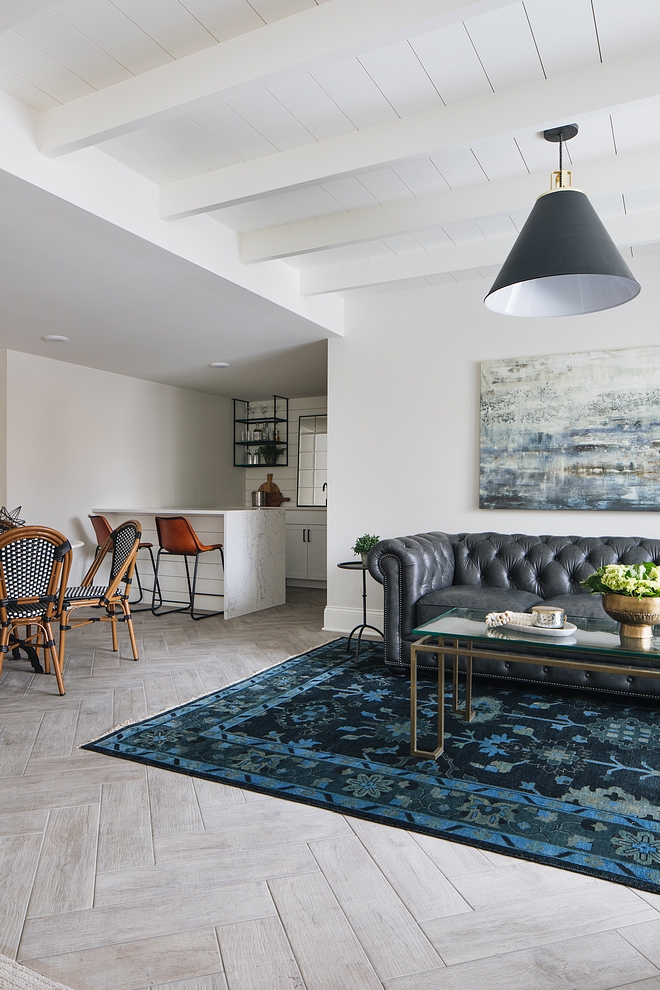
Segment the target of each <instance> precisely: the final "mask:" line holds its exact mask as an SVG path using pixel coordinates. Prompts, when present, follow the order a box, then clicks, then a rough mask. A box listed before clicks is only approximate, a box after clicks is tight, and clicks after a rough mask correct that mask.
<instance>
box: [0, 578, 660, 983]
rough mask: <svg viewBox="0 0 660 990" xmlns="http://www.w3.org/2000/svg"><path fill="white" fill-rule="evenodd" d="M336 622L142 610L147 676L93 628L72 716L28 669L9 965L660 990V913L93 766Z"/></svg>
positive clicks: (80, 635)
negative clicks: (130, 734)
mask: <svg viewBox="0 0 660 990" xmlns="http://www.w3.org/2000/svg"><path fill="white" fill-rule="evenodd" d="M323 604H324V596H323V593H321V592H318V591H310V590H301V589H290V592H289V601H288V602H287V604H286V605H283V606H280V607H278V608H273V609H269V610H267V611H264V612H259V613H257V614H255V615H250V616H243V617H241V618H239V619H233V620H231V621H229V622H225V621H224V620H223V619H222V618H211V619H209V620H207V621H204V622H200V623H193V622H192V621H191V620H190V619H189V618H187V617H185V616H176V615H172V616H168V617H165V618H162V619H155V618H153V617H152V616H151V615H148V614H144V613H143V614H141V615H139V616H136V629H137V633H138V637H139V647H140V655H141V659H140V661H139V662H138V663H134V662H133V661H132V660H131V659H130V651H129V649H128V643H127V642H125V641H124V638H122V639H121V641H120V643H121V645H120V651H119V654H113V653H112V651H111V649H110V643H109V635H106V633H107V630H105V629H102V628H99V626H87V627H85V628H84V629H81V630H79V631H77V632H74V633H72V634H71V635H70V637H69V655H68V662H67V668H66V671H65V678H66V686H67V694H66V696H65V697H63V698H60V697H59V696H58V695H57V694H56V691H55V684H54V679H53V678H52V677H42V676H35V675H34V674H32V672H31V669H30V668H29V666H28V665H27V663H26V662H25V661H18V662H17V661H13V660H10V661H8V662H7V664H6V666H5V671H4V674H3V677H2V680H1V681H0V952H2V953H4V954H6V955H9V956H11V957H12V958H18V959H19V960H20V961H21V962H24V963H26V964H27V965H28V966H30V967H32V968H33V969H35V970H38V971H39V972H41V973H43V974H45V975H46V976H49V977H51V978H52V979H54V980H58V981H60V982H62V983H64V984H67V985H69V986H70V987H72V988H73V990H147V988H153V990H372V988H373V990H375V988H376V987H380V988H381V990H382V988H383V987H385V988H387V990H408V988H410V990H413V988H414V990H500V988H502V990H518V988H519V990H546V988H547V990H559V988H565V990H569V988H575V990H615V988H616V990H620V988H623V987H629V988H630V990H636V988H638V990H651V988H652V987H653V988H654V987H658V988H660V949H658V945H660V938H659V936H658V932H659V931H660V897H657V896H655V895H649V894H643V893H641V892H637V891H634V890H632V889H629V890H625V889H624V888H622V887H619V886H615V885H611V884H608V883H606V882H604V881H601V880H594V879H592V878H590V877H585V876H579V875H577V874H573V873H568V872H565V871H563V870H556V869H552V868H550V867H545V866H539V865H537V864H533V863H525V862H523V861H521V860H516V859H509V858H507V857H503V856H498V855H494V854H492V853H486V852H483V851H480V850H476V849H471V848H469V847H467V846H461V845H456V844H453V843H449V842H445V841H443V840H441V839H433V838H430V837H428V836H423V835H417V834H414V833H408V832H405V831H402V830H399V829H393V828H388V827H385V826H381V825H376V824H373V823H369V822H363V821H360V820H357V819H350V818H344V817H343V816H341V815H338V814H334V813H333V812H329V811H324V810H321V809H317V808H311V807H308V806H305V805H299V804H294V803H292V802H289V801H281V800H278V799H276V798H269V797H266V796H264V795H261V794H255V793H253V792H248V791H242V790H239V789H237V788H233V787H227V786H225V785H223V784H213V783H210V782H209V781H205V780H194V779H193V778H188V777H182V776H180V775H178V774H170V773H168V772H166V771H162V770H152V769H147V768H145V767H142V766H139V765H138V764H132V763H128V762H125V761H120V760H113V759H112V758H110V757H106V756H102V755H100V754H96V753H88V752H86V751H81V750H79V749H77V748H76V747H77V746H79V745H80V744H81V743H83V742H86V741H87V740H89V739H92V738H94V737H95V736H98V735H101V734H103V733H104V732H107V731H109V730H110V729H111V728H112V727H113V726H114V725H117V724H119V723H122V722H126V721H132V720H135V719H139V718H143V717H144V716H145V715H147V714H151V713H154V712H158V711H162V710H163V709H166V708H170V707H172V706H173V705H176V704H178V703H180V702H182V701H187V700H189V699H190V698H192V697H195V696H196V695H199V694H204V693H207V692H209V691H213V690H215V689H217V688H219V687H222V686H223V685H225V684H229V683H231V682H232V681H235V680H239V679H241V678H244V677H247V676H249V675H250V674H252V673H254V672H255V671H257V670H259V669H261V668H263V667H268V666H271V665H272V664H275V663H278V662H279V661H281V660H284V659H286V658H287V657H288V656H291V655H294V654H296V653H302V652H304V651H305V650H307V649H310V648H311V647H313V646H317V645H319V644H320V643H322V642H324V641H326V640H328V639H331V638H333V637H331V636H328V635H326V634H324V633H323V632H322V631H321V626H322V614H323V612H322V610H323ZM3 990H5V988H3ZM8 990H10V988H8Z"/></svg>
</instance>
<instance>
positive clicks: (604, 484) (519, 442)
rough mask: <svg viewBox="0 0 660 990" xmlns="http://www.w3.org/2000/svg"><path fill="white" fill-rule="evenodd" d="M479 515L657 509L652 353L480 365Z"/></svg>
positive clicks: (658, 412) (657, 359) (659, 424)
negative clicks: (487, 511) (512, 511)
mask: <svg viewBox="0 0 660 990" xmlns="http://www.w3.org/2000/svg"><path fill="white" fill-rule="evenodd" d="M479 506H480V508H482V509H609V510H612V509H615V510H628V511H636V512H639V511H657V510H658V509H660V347H635V348H627V349H625V350H617V351H586V352H584V353H582V354H552V355H549V356H546V357H531V358H513V359H510V360H497V361H485V362H483V363H482V365H481V470H480V492H479Z"/></svg>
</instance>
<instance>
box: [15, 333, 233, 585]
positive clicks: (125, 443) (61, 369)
mask: <svg viewBox="0 0 660 990" xmlns="http://www.w3.org/2000/svg"><path fill="white" fill-rule="evenodd" d="M2 354H3V355H4V354H6V362H7V375H6V395H7V430H6V434H4V433H3V431H2V430H0V445H1V441H2V439H3V436H4V435H6V437H7V494H6V502H7V504H8V507H9V508H14V506H16V505H22V506H23V511H22V517H23V518H24V519H25V520H26V522H28V523H30V524H36V523H41V524H44V525H47V526H52V527H54V528H55V529H58V530H60V531H61V532H62V533H64V534H65V535H66V536H67V537H68V538H69V539H71V540H85V541H86V546H85V549H84V551H83V550H77V551H76V552H75V555H74V568H75V570H74V572H73V574H72V579H75V578H76V576H77V575H80V573H81V572H82V568H83V567H86V566H87V565H88V563H89V561H90V560H91V556H92V551H93V548H94V546H95V542H96V541H95V540H94V538H93V533H92V529H91V525H90V523H89V520H88V518H87V514H88V513H89V512H91V510H92V508H93V507H94V506H96V505H113V504H114V505H145V506H147V505H158V506H163V507H167V506H177V505H190V506H194V507H195V508H221V507H225V506H232V505H236V506H240V505H242V504H243V503H244V499H245V471H244V469H241V468H234V467H233V450H232V430H233V424H232V410H231V400H230V399H225V398H222V397H220V396H215V395H208V394H205V393H201V392H193V391H191V390H189V389H182V388H176V387H174V386H171V385H161V384H158V383H156V382H149V381H143V380H141V379H137V378H128V377H126V376H124V375H115V374H112V373H110V372H106V371H98V370H96V369H94V368H85V367H81V366H79V365H74V364H68V363H66V362H64V361H56V360H51V359H49V358H43V357H37V356H35V355H31V354H23V353H19V352H18V351H6V352H2ZM0 371H1V365H0ZM0 453H1V451H0Z"/></svg>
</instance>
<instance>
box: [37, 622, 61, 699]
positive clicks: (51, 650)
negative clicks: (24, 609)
mask: <svg viewBox="0 0 660 990" xmlns="http://www.w3.org/2000/svg"><path fill="white" fill-rule="evenodd" d="M44 631H45V636H44V637H43V643H44V660H45V661H46V662H48V658H49V657H52V660H53V670H54V671H55V679H56V680H57V687H58V688H59V692H60V694H66V688H65V687H64V678H63V677H62V666H60V658H59V657H58V655H57V652H56V650H55V637H54V636H53V627H52V626H51V624H50V622H48V623H46V624H45V625H44Z"/></svg>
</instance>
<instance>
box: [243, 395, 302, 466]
mask: <svg viewBox="0 0 660 990" xmlns="http://www.w3.org/2000/svg"><path fill="white" fill-rule="evenodd" d="M288 433H289V400H288V399H286V398H285V397H284V396H281V395H273V397H272V398H271V399H264V400H261V401H258V400H257V401H255V400H252V399H250V400H247V399H234V466H235V467H260V466H262V465H269V466H275V465H276V466H278V467H285V466H286V465H287V464H288V463H289V442H288V441H289V436H288Z"/></svg>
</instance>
